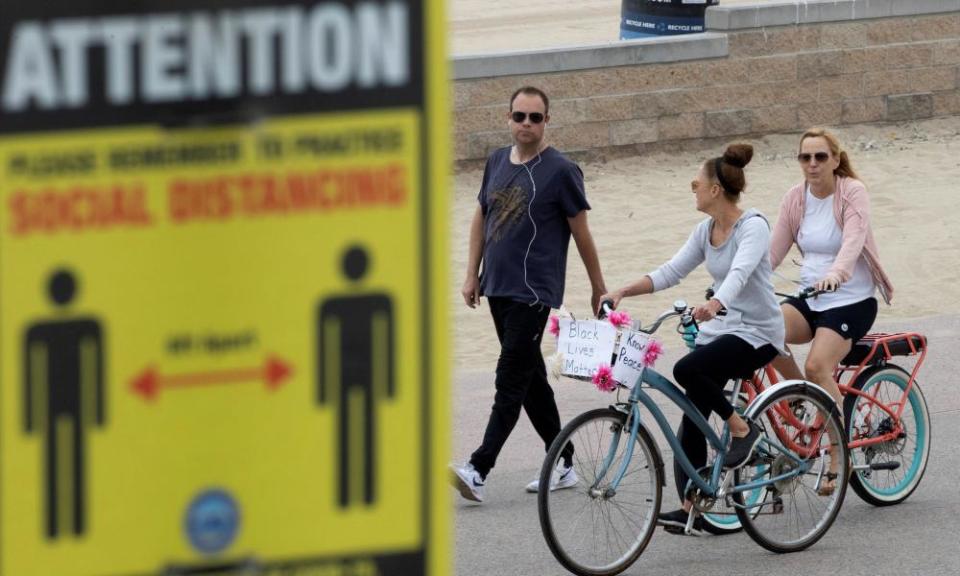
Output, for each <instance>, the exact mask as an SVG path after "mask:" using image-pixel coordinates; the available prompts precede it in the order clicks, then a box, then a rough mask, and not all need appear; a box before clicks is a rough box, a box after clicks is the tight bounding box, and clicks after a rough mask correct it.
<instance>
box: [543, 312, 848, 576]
mask: <svg viewBox="0 0 960 576" xmlns="http://www.w3.org/2000/svg"><path fill="white" fill-rule="evenodd" d="M610 310H611V308H610V306H609V305H608V304H606V303H605V305H604V312H606V313H609V312H610ZM675 317H679V318H680V323H679V324H680V325H679V326H678V331H682V329H683V327H684V326H689V325H691V324H692V323H693V318H692V308H689V307H687V304H686V303H685V302H684V301H682V300H678V301H677V302H675V303H674V307H673V309H672V310H668V311H667V312H664V313H663V314H661V315H660V317H659V318H657V319H656V321H655V322H654V323H653V324H652V325H651V326H649V327H647V328H643V327H639V328H638V330H639V331H640V332H643V333H645V334H653V333H655V332H656V331H657V330H658V329H659V328H660V326H661V324H663V322H664V321H666V320H667V319H669V318H675ZM693 324H694V325H695V323H693ZM745 376H746V375H745ZM741 385H742V380H735V381H734V385H733V391H732V396H731V397H732V398H739V397H740V390H741ZM649 390H656V391H658V392H660V393H662V394H663V395H664V396H666V397H667V399H668V400H669V401H670V402H672V403H674V404H675V405H677V406H678V407H679V408H680V409H681V410H682V411H683V412H684V414H686V415H687V416H688V417H689V418H690V419H691V420H692V421H693V422H694V423H695V424H696V426H697V427H698V428H700V429H701V430H702V431H703V433H704V435H705V436H706V438H707V442H708V443H709V444H710V446H711V447H712V449H713V450H712V452H713V454H714V455H715V459H714V461H713V462H712V463H708V464H707V466H705V467H704V468H702V469H699V470H697V469H695V468H694V467H693V465H692V464H691V463H690V461H689V460H688V459H687V458H686V455H685V454H684V453H683V450H682V449H681V447H680V441H679V440H678V438H677V436H676V435H675V434H674V432H673V429H672V427H671V425H670V423H669V422H668V421H667V419H666V417H665V416H664V414H663V412H662V411H661V410H660V408H659V407H658V406H657V404H656V402H655V401H654V400H653V398H652V397H651V396H650V394H649V393H648V391H649ZM641 408H645V409H646V412H648V413H649V416H645V415H643V414H644V413H643V412H642V411H641ZM783 410H789V411H790V413H792V414H794V415H796V418H795V422H794V424H795V425H796V426H797V427H798V429H799V432H798V433H797V434H794V435H792V436H791V438H792V441H791V442H789V445H785V444H784V443H783V442H782V441H781V440H780V438H781V437H782V436H779V435H778V433H781V434H782V432H783V430H782V427H783V426H784V425H792V424H785V423H784V421H783V419H782V418H780V416H779V414H780V412H781V411H783ZM651 417H652V418H651ZM744 417H745V418H748V419H750V420H751V421H752V422H753V423H754V424H755V425H757V426H758V428H759V429H760V430H761V431H762V439H761V441H760V443H759V445H758V446H757V448H756V449H755V451H754V454H753V456H752V457H751V459H750V460H749V461H748V462H747V463H746V464H745V465H744V466H742V467H740V468H738V469H735V470H727V469H724V468H723V457H724V455H725V454H726V450H727V446H728V444H729V440H730V432H729V430H728V428H727V426H726V424H724V425H723V426H722V427H721V428H720V430H719V432H718V431H717V430H715V428H714V426H712V425H711V424H710V423H709V422H708V421H707V420H706V419H705V418H704V417H703V416H702V415H701V414H700V412H699V411H698V410H697V409H696V407H695V406H694V405H693V404H692V403H691V402H690V400H689V399H687V397H686V396H685V394H684V392H683V390H682V389H680V388H679V387H678V386H677V385H675V384H674V383H672V382H670V381H669V380H668V379H667V378H665V377H664V376H662V375H661V374H659V373H658V372H657V371H655V370H654V369H652V368H650V367H645V368H643V370H642V372H641V373H640V376H639V377H638V378H637V381H636V382H635V383H634V385H633V386H632V388H631V389H630V391H629V396H628V397H627V398H626V400H625V401H620V398H619V392H618V397H617V401H616V402H615V403H614V404H612V405H611V406H609V407H607V408H599V409H596V410H591V411H588V412H585V413H583V414H580V415H579V416H577V417H575V418H574V419H573V420H571V421H570V422H569V423H568V424H567V425H566V426H565V427H564V428H563V430H561V432H560V434H559V435H558V436H557V438H556V440H554V442H553V444H552V445H551V447H550V449H549V451H548V452H547V456H546V458H545V460H544V463H543V467H542V469H541V472H540V485H539V490H538V509H539V514H540V526H541V529H542V531H543V535H544V538H545V539H546V541H547V545H548V546H549V548H550V551H551V552H552V553H553V555H554V557H555V558H556V559H557V561H559V562H560V564H561V565H563V567H564V568H566V569H567V570H569V571H570V572H573V573H574V574H578V575H581V576H600V575H612V574H618V573H620V572H622V571H623V570H626V569H627V568H628V567H629V566H630V565H631V564H633V563H634V562H636V560H637V559H638V558H639V557H640V555H641V554H642V553H643V551H644V549H645V548H646V546H647V544H648V543H649V542H650V539H651V537H652V536H653V533H654V531H655V530H656V527H657V515H658V514H659V512H660V505H661V501H662V496H663V487H664V465H663V458H662V457H661V455H660V449H659V447H658V446H657V443H656V442H655V441H654V439H653V436H652V434H651V432H650V428H649V427H648V422H650V421H652V422H655V423H656V425H657V427H659V429H660V431H661V433H662V434H663V436H664V438H665V439H666V441H667V443H668V444H669V446H670V448H671V450H672V451H673V456H674V459H675V460H676V462H677V463H678V465H679V466H680V467H681V468H682V469H683V470H684V472H685V473H686V474H687V476H688V477H689V478H690V488H689V490H688V492H687V494H688V496H690V497H691V500H692V501H693V503H694V506H693V508H692V510H691V512H690V516H689V517H688V520H687V526H686V532H687V533H690V532H691V528H692V526H693V522H694V520H695V519H696V517H697V515H702V514H707V513H709V512H710V511H711V510H712V509H713V508H714V506H716V505H717V504H718V503H722V504H723V505H724V506H725V507H727V508H729V509H732V510H734V511H735V512H736V515H737V517H738V518H739V520H740V523H741V524H742V525H743V527H744V529H745V530H746V531H747V533H748V534H749V535H750V536H751V538H753V539H754V540H755V541H756V542H757V543H758V544H760V545H761V546H763V547H764V548H766V549H768V550H771V551H774V552H796V551H799V550H803V549H805V548H808V547H809V546H811V545H813V544H814V543H816V542H817V541H818V540H819V539H820V538H822V537H823V535H824V534H826V532H827V530H829V529H830V526H831V524H833V521H834V519H835V518H836V516H837V513H838V512H839V511H840V507H841V505H842V504H843V498H844V495H845V494H846V490H847V478H848V468H849V460H848V450H847V445H846V441H845V433H844V429H843V424H842V420H841V418H840V414H839V411H838V409H837V407H836V404H835V403H834V401H833V399H832V398H831V397H830V395H829V394H827V393H826V392H825V391H824V390H823V389H822V388H820V387H819V386H816V385H815V384H812V383H810V382H805V381H802V380H788V381H784V382H782V383H780V384H778V385H776V386H772V387H770V388H768V389H767V390H765V391H764V392H762V393H761V394H759V395H757V396H756V397H755V398H754V400H753V401H752V402H750V404H749V405H748V406H747V407H746V409H745V411H744ZM774 426H776V427H777V428H776V429H774ZM568 444H572V446H573V449H574V453H573V459H572V465H573V466H574V469H575V471H576V473H577V476H578V478H579V482H578V483H577V484H576V485H575V486H574V487H572V488H570V489H565V490H557V491H554V492H551V491H550V489H549V486H550V480H551V475H552V474H553V473H554V470H555V469H556V467H557V464H558V463H559V461H560V459H561V457H562V456H561V455H562V453H563V452H564V448H565V447H566V446H567V445H568ZM833 459H835V461H832V460H833ZM834 474H836V481H835V483H836V485H835V488H833V489H832V490H830V491H825V490H821V486H822V485H823V483H824V482H825V481H826V479H827V478H828V475H829V477H833V475H834Z"/></svg>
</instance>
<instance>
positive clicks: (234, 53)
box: [0, 1, 449, 576]
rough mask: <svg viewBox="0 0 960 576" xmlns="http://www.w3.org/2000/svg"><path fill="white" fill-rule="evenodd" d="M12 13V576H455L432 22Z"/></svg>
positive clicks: (8, 575) (0, 475)
mask: <svg viewBox="0 0 960 576" xmlns="http://www.w3.org/2000/svg"><path fill="white" fill-rule="evenodd" d="M8 4H11V5H10V6H8ZM23 4H24V3H20V2H17V3H9V2H6V1H3V2H0V5H2V11H3V12H4V13H5V14H8V15H9V16H5V22H4V23H3V25H2V27H3V29H2V30H0V37H2V38H3V40H2V41H0V42H2V44H0V66H2V67H3V68H0V82H4V83H3V84H0V125H2V126H3V127H2V128H0V576H31V575H38V576H39V575H43V576H47V575H52V574H56V575H62V576H71V575H91V576H92V575H96V576H100V575H103V576H113V575H118V576H119V575H124V574H145V573H164V572H165V571H177V570H180V572H176V573H183V574H189V573H191V571H197V570H201V569H205V568H211V567H215V566H222V567H224V568H225V569H229V568H230V567H233V566H236V567H238V568H244V567H247V568H251V567H252V568H258V569H261V570H262V572H263V573H266V574H271V573H276V574H324V575H327V574H329V575H334V574H345V575H377V574H384V575H386V574H403V575H415V574H444V573H446V572H447V568H448V566H447V563H448V562H449V557H448V552H447V547H448V545H449V541H448V540H449V536H448V535H447V532H448V529H449V526H448V523H447V518H446V512H445V509H446V503H445V500H444V496H445V495H446V490H444V489H443V488H442V483H443V477H442V474H443V470H444V468H443V465H444V461H445V455H446V453H447V445H446V444H445V442H446V440H444V437H445V436H446V430H447V422H446V420H445V418H446V416H444V412H445V410H444V407H445V405H446V403H447V383H446V376H447V374H446V354H447V350H446V342H445V338H444V330H445V325H446V323H445V310H446V307H445V304H444V302H445V299H444V298H443V293H444V288H445V284H446V283H445V268H444V267H443V259H444V258H445V247H446V244H445V238H444V236H445V229H446V224H445V220H444V218H443V215H444V214H445V211H446V205H445V200H444V199H445V190H444V189H443V186H442V181H443V179H444V178H445V177H446V171H447V166H446V159H447V156H446V151H445V147H444V145H443V139H444V138H445V136H446V126H445V121H446V120H445V116H444V113H445V109H444V108H443V106H444V104H445V103H444V94H445V91H446V86H445V78H444V77H443V76H442V74H439V73H440V72H441V71H443V69H444V66H445V61H444V55H443V54H436V53H435V51H431V50H427V49H426V48H425V44H427V43H429V44H430V45H432V46H443V45H444V42H445V41H444V39H443V35H442V33H441V32H442V30H441V29H442V22H443V15H442V14H441V13H439V10H438V6H439V3H438V2H432V1H431V2H427V3H426V4H420V3H416V2H383V3H376V4H374V3H368V4H360V5H356V4H353V3H350V4H338V3H331V2H320V3H300V4H297V5H295V6H289V7H282V6H281V7H276V6H275V5H270V6H269V7H267V6H262V7H250V6H249V5H250V3H249V2H244V3H243V6H244V8H242V9H240V8H238V9H236V10H235V11H232V12H224V11H220V10H217V11H213V10H211V11H208V12H204V11H203V7H202V6H198V3H197V2H192V3H189V6H190V11H186V10H185V11H184V12H183V13H181V14H177V13H171V12H169V10H170V9H171V8H176V7H177V6H178V5H184V6H186V5H187V4H188V3H186V2H180V3H176V2H174V3H168V2H165V3H163V4H162V6H163V12H162V13H159V12H158V13H156V14H154V13H151V12H150V11H143V12H139V13H138V14H135V15H130V14H122V15H113V14H105V13H104V11H103V10H102V9H100V8H99V7H98V6H97V5H96V3H93V5H92V6H91V9H90V15H89V16H76V10H70V12H69V14H70V16H69V17H64V18H62V19H57V18H56V17H55V15H51V14H50V13H49V9H47V13H45V14H43V15H42V19H41V18H40V15H39V14H37V13H35V12H36V11H37V10H39V8H31V7H29V6H23ZM104 4H105V5H107V4H110V3H104ZM215 4H216V6H217V7H218V8H222V7H223V3H222V2H218V3H215ZM64 5H65V6H66V5H67V4H66V3H64ZM71 5H72V4H71ZM158 6H161V5H158ZM154 8H155V9H158V8H157V7H156V6H155V7H154ZM138 10H139V9H138ZM32 11H33V12H32ZM337 26H342V27H343V28H342V29H339V28H337ZM111 27H112V28H111ZM423 30H426V32H427V33H423V32H422V31H423ZM117 31H123V33H122V34H123V38H124V39H123V40H122V41H120V40H117V35H116V34H117V33H118V32H117ZM291 36H295V38H291ZM344 38H346V39H348V40H349V42H347V41H345V40H344ZM231 39H232V40H231ZM428 40H429V42H427V41H428ZM348 44H349V45H350V46H353V47H352V48H348ZM331 47H332V48H331ZM338 47H339V48H338ZM337 50H354V51H355V53H353V54H347V55H343V54H341V53H339V52H337ZM294 52H295V53H296V54H295V55H292V54H293V53H294ZM78 53H79V54H81V55H82V58H81V56H77V54H78ZM265 62H267V63H271V64H273V63H279V64H280V65H279V66H276V67H274V66H269V67H268V68H269V69H270V71H269V72H267V71H266V69H265V68H263V66H264V63H265ZM343 62H346V64H343ZM231 65H234V66H236V69H235V70H232V71H231V70H228V69H227V67H229V66H231ZM123 66H127V67H129V69H128V70H126V71H125V72H124V71H123V70H121V68H122V67H123ZM231 91H232V92H231ZM438 475H439V477H438Z"/></svg>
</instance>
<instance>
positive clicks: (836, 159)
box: [770, 128, 893, 486]
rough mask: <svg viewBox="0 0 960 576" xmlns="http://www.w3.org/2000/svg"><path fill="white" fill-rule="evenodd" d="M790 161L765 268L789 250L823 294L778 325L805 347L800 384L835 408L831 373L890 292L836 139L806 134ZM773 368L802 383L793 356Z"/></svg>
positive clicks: (859, 188) (860, 189)
mask: <svg viewBox="0 0 960 576" xmlns="http://www.w3.org/2000/svg"><path fill="white" fill-rule="evenodd" d="M797 160H798V161H799V162H800V168H801V170H802V171H803V176H804V179H803V181H802V182H800V183H799V184H797V185H796V186H794V187H793V188H791V189H790V191H788V192H787V194H786V196H784V198H783V202H782V203H781V205H780V216H779V217H778V218H777V223H776V225H775V226H774V228H773V237H772V240H771V242H770V263H771V264H772V266H773V268H774V269H776V268H777V266H779V265H780V263H781V262H782V261H783V259H784V257H785V256H786V254H787V252H788V251H789V250H790V247H791V246H793V244H796V245H797V248H798V249H799V250H800V253H801V255H802V256H803V265H802V267H801V269H800V279H801V282H802V283H803V285H804V286H811V287H813V288H815V289H816V290H818V291H819V290H823V291H826V292H827V293H826V294H822V295H820V296H818V297H817V298H816V299H797V298H789V299H788V300H787V302H786V303H784V304H783V306H782V309H783V320H784V324H785V326H786V341H787V343H788V344H806V343H807V342H811V341H812V344H811V345H810V352H809V353H808V355H807V361H806V363H805V364H804V372H805V374H806V379H807V380H810V381H811V382H814V383H815V384H817V385H819V386H820V387H822V388H823V389H824V390H826V391H827V392H829V393H830V395H831V396H832V397H833V398H834V400H836V401H837V404H838V405H840V406H842V399H843V398H842V396H841V395H840V388H839V387H838V385H837V382H836V381H835V380H834V378H833V372H834V368H835V367H836V366H837V363H838V362H840V361H841V360H842V359H843V357H844V356H846V355H847V353H848V352H850V348H851V346H852V345H853V344H854V343H855V342H857V341H858V340H859V339H860V338H862V337H863V336H864V335H865V334H866V333H867V332H869V330H870V327H871V326H872V325H873V321H874V319H876V317H877V299H876V298H874V293H875V292H876V291H877V290H878V289H879V291H880V294H881V296H883V299H884V301H885V302H886V303H887V304H889V303H890V298H891V297H892V296H893V286H891V284H890V280H889V279H888V278H887V275H886V274H885V273H884V271H883V268H882V267H881V266H880V261H879V259H878V257H877V244H876V242H875V241H874V239H873V231H872V230H871V228H870V198H869V196H868V195H867V189H866V187H865V186H864V185H863V182H861V181H860V180H858V179H857V174H856V172H854V170H853V167H852V166H851V165H850V158H849V157H848V156H847V153H846V152H845V151H843V150H842V149H841V147H840V142H839V141H838V140H837V138H836V136H834V135H833V134H831V133H830V132H827V131H826V130H824V129H822V128H814V129H811V130H808V131H807V132H805V133H804V134H803V136H801V137H800V151H799V154H797ZM773 366H774V368H776V369H777V371H778V372H779V373H780V374H781V375H783V377H784V378H789V379H793V378H803V377H804V375H803V374H801V373H800V368H799V367H798V366H797V363H796V362H795V361H794V359H793V357H792V356H780V357H778V358H777V359H775V360H774V362H773ZM828 486H832V484H828Z"/></svg>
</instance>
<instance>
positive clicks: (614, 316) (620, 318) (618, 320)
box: [607, 312, 630, 328]
mask: <svg viewBox="0 0 960 576" xmlns="http://www.w3.org/2000/svg"><path fill="white" fill-rule="evenodd" d="M607 318H608V319H609V320H610V323H611V324H613V325H614V326H616V327H617V328H623V327H624V326H628V327H629V326H630V315H629V314H627V313H626V312H611V313H610V316H608V317H607Z"/></svg>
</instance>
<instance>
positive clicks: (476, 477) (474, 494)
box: [450, 462, 484, 502]
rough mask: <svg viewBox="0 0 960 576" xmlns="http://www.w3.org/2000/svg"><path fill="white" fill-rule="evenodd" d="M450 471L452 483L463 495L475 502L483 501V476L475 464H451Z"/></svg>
mask: <svg viewBox="0 0 960 576" xmlns="http://www.w3.org/2000/svg"><path fill="white" fill-rule="evenodd" d="M450 472H451V474H450V483H451V484H452V485H453V487H454V488H456V489H457V490H459V491H460V495H461V496H463V497H464V498H466V499H467V500H473V501H474V502H483V486H484V482H483V477H481V476H480V473H479V472H477V470H476V469H475V468H474V467H473V464H471V463H469V462H467V463H466V464H462V465H456V464H451V465H450Z"/></svg>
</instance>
